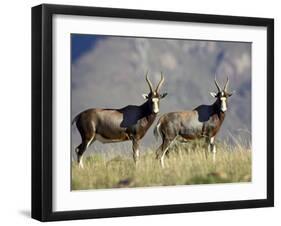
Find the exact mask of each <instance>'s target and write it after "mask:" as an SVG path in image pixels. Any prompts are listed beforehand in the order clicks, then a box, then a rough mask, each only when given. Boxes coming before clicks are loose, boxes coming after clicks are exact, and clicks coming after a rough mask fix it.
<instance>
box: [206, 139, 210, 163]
mask: <svg viewBox="0 0 281 226" xmlns="http://www.w3.org/2000/svg"><path fill="white" fill-rule="evenodd" d="M206 143H207V148H206V149H205V157H206V159H208V156H209V153H210V152H211V145H210V138H206Z"/></svg>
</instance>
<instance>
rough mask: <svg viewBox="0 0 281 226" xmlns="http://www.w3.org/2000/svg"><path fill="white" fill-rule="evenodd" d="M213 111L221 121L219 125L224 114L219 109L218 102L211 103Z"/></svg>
mask: <svg viewBox="0 0 281 226" xmlns="http://www.w3.org/2000/svg"><path fill="white" fill-rule="evenodd" d="M213 111H214V113H215V114H216V115H218V117H219V119H220V120H221V123H222V122H223V120H224V117H225V112H223V111H221V107H220V104H219V102H218V101H216V102H215V103H213Z"/></svg>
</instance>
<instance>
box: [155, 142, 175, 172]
mask: <svg viewBox="0 0 281 226" xmlns="http://www.w3.org/2000/svg"><path fill="white" fill-rule="evenodd" d="M171 143H172V142H171V141H169V140H164V141H163V143H162V145H161V157H160V163H161V166H162V168H165V163H164V158H165V154H166V152H167V151H168V149H169V147H170V145H171ZM159 156H160V155H159ZM158 158H159V157H158Z"/></svg>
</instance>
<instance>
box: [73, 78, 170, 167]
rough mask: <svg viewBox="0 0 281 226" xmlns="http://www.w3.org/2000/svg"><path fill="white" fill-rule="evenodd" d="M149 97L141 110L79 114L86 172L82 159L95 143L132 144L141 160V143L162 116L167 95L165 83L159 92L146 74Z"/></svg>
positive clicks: (79, 156)
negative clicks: (161, 107)
mask: <svg viewBox="0 0 281 226" xmlns="http://www.w3.org/2000/svg"><path fill="white" fill-rule="evenodd" d="M146 81H147V83H148V86H149V93H148V94H143V97H144V99H146V102H145V103H143V104H142V105H140V106H136V105H128V106H126V107H123V108H120V109H97V108H94V109H88V110H86V111H83V112H81V113H80V114H78V115H77V116H76V117H75V118H74V119H73V121H72V124H73V123H75V122H76V126H77V128H78V131H79V132H80V135H81V139H82V142H81V144H80V145H79V146H77V147H76V149H75V152H76V154H77V161H78V164H79V167H81V168H83V161H82V155H83V153H84V152H85V151H86V149H87V148H88V147H89V145H91V144H92V143H93V142H94V141H95V140H98V141H100V142H102V143H113V142H122V141H127V140H131V141H132V143H133V147H132V148H133V158H134V161H135V162H137V159H138V157H139V142H140V140H141V139H142V138H143V136H144V135H145V133H146V132H147V130H148V129H149V127H150V126H151V125H152V123H153V122H154V120H155V118H156V115H157V113H158V112H159V102H160V99H162V98H164V97H165V96H166V95H167V93H164V94H160V93H159V90H160V88H161V86H162V85H163V83H164V76H163V74H162V73H161V80H160V81H159V83H158V85H157V87H156V89H155V90H154V89H153V86H152V83H151V81H150V80H149V78H148V73H146Z"/></svg>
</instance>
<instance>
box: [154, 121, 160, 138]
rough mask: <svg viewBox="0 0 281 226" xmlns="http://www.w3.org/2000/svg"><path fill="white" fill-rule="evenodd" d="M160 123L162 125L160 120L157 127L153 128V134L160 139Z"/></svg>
mask: <svg viewBox="0 0 281 226" xmlns="http://www.w3.org/2000/svg"><path fill="white" fill-rule="evenodd" d="M160 125H161V123H160V122H159V121H158V122H157V125H156V126H155V128H154V130H153V134H154V137H155V139H156V140H158V137H159V133H160V130H159V129H160Z"/></svg>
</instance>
